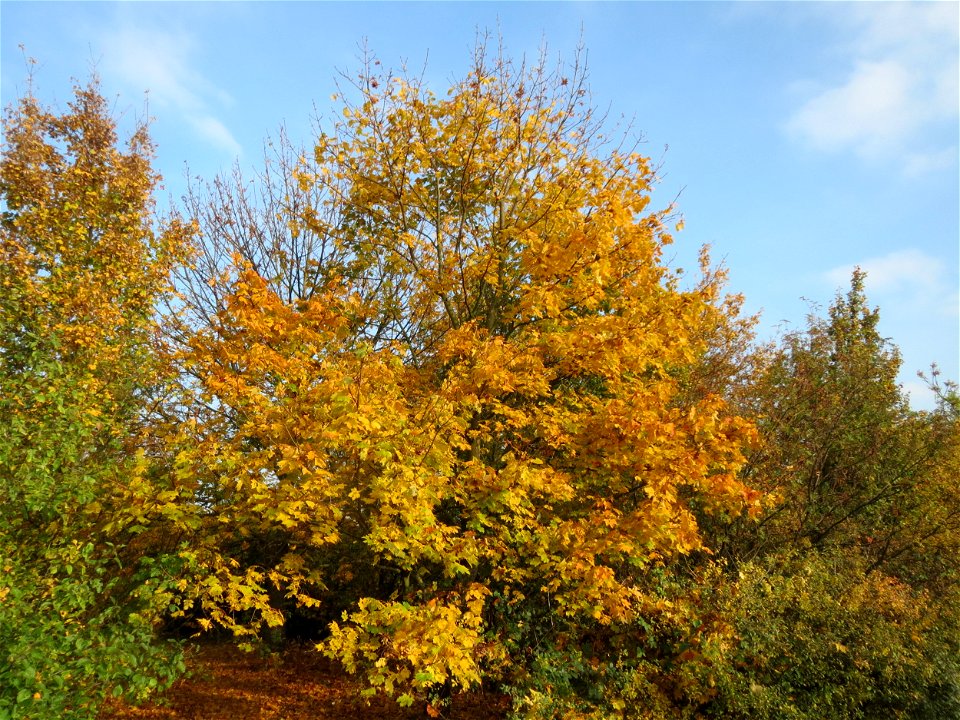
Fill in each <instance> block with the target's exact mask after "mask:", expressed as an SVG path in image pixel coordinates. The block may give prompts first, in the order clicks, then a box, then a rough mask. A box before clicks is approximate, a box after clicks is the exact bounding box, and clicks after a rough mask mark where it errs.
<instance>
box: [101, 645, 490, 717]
mask: <svg viewBox="0 0 960 720" xmlns="http://www.w3.org/2000/svg"><path fill="white" fill-rule="evenodd" d="M188 667H189V669H190V673H189V676H188V677H186V678H184V679H182V680H179V681H178V682H177V683H175V684H174V685H173V687H172V688H170V690H169V691H168V692H167V693H166V694H164V695H163V697H162V698H161V699H160V700H159V702H156V703H151V704H148V705H144V706H142V707H132V706H129V705H123V704H119V703H113V704H110V705H108V706H107V707H106V708H105V709H104V712H103V713H102V714H101V716H100V720H134V719H136V720H220V719H221V718H222V719H224V720H226V719H228V718H229V720H237V719H238V718H244V719H249V720H281V719H282V720H301V719H304V718H311V720H325V719H326V718H338V719H339V720H345V719H346V718H350V719H351V720H364V719H366V718H370V719H371V720H372V719H373V718H377V719H378V720H407V719H408V718H423V717H431V716H439V714H440V711H439V710H437V709H435V708H432V707H429V708H428V707H427V706H426V704H425V703H422V702H421V703H414V705H413V706H412V707H409V708H401V707H400V706H398V705H397V704H396V702H394V701H393V700H390V699H389V698H384V697H382V696H381V697H375V698H372V699H370V700H367V699H366V698H364V697H363V696H362V695H361V691H362V689H363V687H365V685H363V684H362V683H361V682H360V681H358V680H356V679H354V678H352V677H351V676H349V675H347V674H346V673H344V672H343V670H342V669H341V668H340V667H339V666H338V665H337V664H335V663H331V662H330V661H329V660H327V659H325V658H324V657H323V656H322V655H320V654H319V653H318V652H316V651H315V650H313V649H312V648H311V647H310V646H301V647H293V648H290V649H288V650H286V651H284V652H283V653H275V654H270V655H264V654H261V653H257V652H243V651H242V650H238V649H237V648H236V647H234V646H233V645H230V644H215V645H205V646H202V647H200V648H198V649H197V651H196V652H195V653H194V654H193V655H192V656H191V658H190V660H189V661H188ZM508 709H509V700H508V699H507V698H506V697H504V696H502V695H495V694H491V693H483V692H474V693H470V694H465V695H462V696H460V697H458V698H456V699H455V700H454V701H453V703H452V705H451V706H450V707H448V708H444V709H443V712H442V714H443V715H444V716H447V717H456V718H465V719H466V720H471V719H472V720H481V719H482V720H493V719H494V718H502V717H505V715H506V712H507V710H508Z"/></svg>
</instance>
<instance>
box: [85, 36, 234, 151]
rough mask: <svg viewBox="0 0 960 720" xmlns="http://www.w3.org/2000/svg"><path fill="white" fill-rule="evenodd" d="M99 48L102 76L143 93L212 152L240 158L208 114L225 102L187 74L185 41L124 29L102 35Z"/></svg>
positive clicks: (221, 127) (200, 79) (226, 98)
mask: <svg viewBox="0 0 960 720" xmlns="http://www.w3.org/2000/svg"><path fill="white" fill-rule="evenodd" d="M103 46H104V48H105V53H104V63H105V67H106V70H107V71H108V72H110V73H111V74H113V75H115V76H116V77H119V78H120V79H121V80H123V81H124V82H125V83H127V84H128V85H131V86H133V87H136V88H137V89H138V90H146V91H147V93H148V98H149V99H150V102H151V103H154V102H155V103H156V104H157V105H159V106H160V107H161V108H167V109H171V110H173V111H175V112H178V113H180V114H181V115H182V116H183V119H184V120H185V121H186V123H187V125H189V126H190V127H192V128H194V130H195V131H196V132H197V134H198V135H200V136H201V137H203V138H204V139H206V140H207V141H209V142H211V143H213V144H214V145H215V146H216V147H218V148H220V149H221V150H223V151H225V152H226V153H228V154H230V155H233V156H238V155H240V154H241V146H240V143H238V142H237V140H236V138H235V137H234V136H233V134H232V133H231V132H230V130H229V129H228V128H227V126H226V125H225V124H224V123H223V122H222V121H221V120H219V119H218V118H217V117H216V116H215V115H214V111H213V109H211V106H212V105H219V106H223V105H229V104H231V102H232V101H231V98H230V96H229V95H228V94H227V93H225V92H223V91H222V90H220V89H219V88H217V87H215V86H214V85H213V84H211V83H210V82H209V81H207V80H206V79H205V78H204V77H203V76H202V75H200V74H199V73H198V72H196V71H195V70H193V69H192V68H191V66H190V63H189V61H190V56H191V54H192V53H193V49H194V47H193V42H192V41H191V39H190V37H189V36H187V35H185V34H173V33H164V32H159V31H147V30H144V29H142V28H131V27H125V28H121V29H119V30H114V31H112V32H110V33H109V34H108V35H105V36H104V38H103Z"/></svg>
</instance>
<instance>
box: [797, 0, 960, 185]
mask: <svg viewBox="0 0 960 720" xmlns="http://www.w3.org/2000/svg"><path fill="white" fill-rule="evenodd" d="M835 8H836V6H829V7H827V8H826V9H827V10H828V11H829V13H828V14H827V15H826V16H828V17H830V18H832V19H833V20H834V21H835V22H840V23H841V24H842V25H843V27H844V29H845V30H846V31H847V34H848V41H847V42H846V43H845V44H844V46H842V47H840V48H836V49H837V50H839V51H840V55H841V56H842V57H844V58H846V60H845V62H846V63H847V67H846V69H845V70H844V71H843V73H842V74H841V78H842V79H840V80H839V81H838V82H835V83H833V84H824V83H817V82H815V81H812V82H809V79H807V81H808V82H805V83H804V84H805V85H808V86H810V87H813V88H815V89H814V90H813V91H812V92H810V93H809V94H808V96H807V97H806V99H805V100H804V102H803V103H802V104H801V105H800V106H799V107H798V108H797V109H796V110H795V112H794V113H793V114H792V115H791V117H790V118H789V120H788V121H787V123H786V129H787V131H788V133H789V134H790V135H791V136H793V137H795V138H796V139H798V140H800V141H801V142H804V143H805V144H807V145H809V146H810V147H813V148H815V149H817V150H821V151H827V152H843V151H853V152H854V153H856V154H857V155H858V156H860V157H861V158H862V159H865V160H868V161H886V160H895V161H896V162H897V163H898V164H899V165H900V166H901V168H902V169H903V171H904V172H905V173H907V174H909V175H918V174H922V173H926V172H930V171H932V170H939V169H944V168H946V167H950V166H951V165H954V164H955V163H956V158H957V147H956V145H955V144H949V145H948V144H941V145H939V146H936V145H933V146H932V145H931V141H930V139H929V138H930V137H931V136H933V135H934V133H932V132H931V131H932V130H935V129H936V128H938V127H941V126H944V125H946V124H953V123H955V122H956V120H957V116H958V106H960V92H958V61H957V58H958V46H960V43H958V36H957V23H958V6H957V5H956V4H955V3H876V4H874V3H856V4H854V5H850V6H841V8H844V9H841V10H836V9H835ZM954 136H955V133H954Z"/></svg>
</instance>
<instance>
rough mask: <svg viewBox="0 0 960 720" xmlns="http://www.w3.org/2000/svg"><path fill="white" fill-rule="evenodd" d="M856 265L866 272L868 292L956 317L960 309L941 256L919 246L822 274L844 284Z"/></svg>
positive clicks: (903, 305)
mask: <svg viewBox="0 0 960 720" xmlns="http://www.w3.org/2000/svg"><path fill="white" fill-rule="evenodd" d="M855 267H859V268H860V269H861V270H863V271H864V272H865V273H866V274H867V277H866V280H865V281H864V282H865V286H866V290H867V293H868V294H869V295H871V297H873V296H879V298H880V299H883V300H884V301H885V302H883V303H881V305H888V304H891V303H892V304H896V305H898V306H899V307H901V308H903V309H906V308H907V306H909V307H910V308H913V309H914V310H916V311H921V310H922V311H927V312H932V313H933V314H934V315H936V316H939V317H944V316H946V317H955V316H956V315H957V314H958V313H960V309H958V306H957V293H956V290H952V289H951V287H950V285H949V282H948V279H947V277H946V275H947V272H946V267H945V264H944V262H943V260H941V259H939V258H936V257H933V256H931V255H927V254H926V253H924V252H923V251H921V250H917V249H913V248H910V249H907V250H897V251H895V252H892V253H889V254H887V255H883V256H880V257H873V258H867V259H866V260H863V261H862V262H859V263H856V264H853V265H842V266H839V267H835V268H832V269H831V270H828V271H827V272H825V273H824V274H823V278H824V280H825V281H826V282H829V283H830V284H831V285H832V286H833V287H834V288H843V287H846V286H847V285H848V284H849V282H850V276H851V274H852V273H853V270H854V268H855Z"/></svg>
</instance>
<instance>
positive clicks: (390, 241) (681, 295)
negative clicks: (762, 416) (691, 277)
mask: <svg viewBox="0 0 960 720" xmlns="http://www.w3.org/2000/svg"><path fill="white" fill-rule="evenodd" d="M484 52H485V51H483V50H482V49H481V50H479V51H478V55H477V58H476V63H475V66H474V69H473V71H472V72H471V73H470V74H468V76H467V77H466V78H465V79H464V80H462V81H461V82H458V83H455V84H454V85H453V87H452V88H451V89H450V91H449V92H448V93H447V94H446V95H445V96H444V97H442V98H441V97H437V96H435V95H433V94H432V93H431V92H430V91H429V90H427V89H426V88H425V87H423V86H422V84H420V82H419V81H417V80H416V79H412V78H409V77H399V78H398V77H394V76H391V75H389V74H387V75H382V76H381V75H380V74H378V73H377V71H376V70H375V68H376V65H373V66H371V67H369V68H368V69H367V71H366V72H365V73H364V74H363V75H362V76H361V77H360V79H359V80H358V81H357V83H356V87H355V90H356V91H357V96H358V97H359V100H358V101H357V102H356V103H355V104H349V105H348V106H347V107H346V108H345V110H344V112H343V113H342V119H341V120H340V121H339V122H338V123H337V124H336V125H335V127H333V128H331V129H328V131H327V134H324V135H322V136H320V137H319V138H318V140H317V142H316V144H315V148H314V152H313V153H312V156H310V155H305V156H304V157H301V159H300V160H299V164H298V166H297V167H296V169H295V170H293V172H294V173H295V177H296V193H300V194H302V196H303V197H310V198H313V202H312V203H307V204H304V205H301V206H297V207H293V206H292V205H290V204H286V203H280V204H278V205H276V206H275V207H274V211H275V212H276V214H277V216H278V217H280V218H282V219H283V221H284V223H285V226H286V227H287V228H289V230H290V233H291V236H290V243H292V245H290V247H295V246H296V243H297V242H298V240H297V239H298V238H299V237H301V235H300V233H301V232H307V233H312V234H313V235H314V236H316V237H321V236H322V237H323V238H324V243H325V245H324V247H325V248H330V253H329V254H326V255H325V256H324V258H323V259H322V260H321V259H320V258H315V260H316V261H317V262H316V264H315V265H314V266H311V267H313V268H314V269H315V272H314V277H315V278H316V281H315V284H313V285H312V286H311V287H310V288H309V289H307V288H304V291H303V292H301V293H300V294H299V296H295V295H291V294H290V292H289V290H290V287H291V286H290V285H289V283H288V282H287V279H288V278H289V277H291V276H290V275H289V274H286V273H281V274H279V275H272V274H270V273H267V272H264V271H261V268H262V267H267V266H270V264H271V263H274V264H275V262H276V259H277V258H278V257H279V255H277V253H279V252H280V250H279V249H278V250H277V251H276V252H268V253H266V256H267V257H270V258H272V260H270V261H269V262H267V261H261V260H260V259H258V258H261V257H264V255H263V254H260V251H261V250H265V248H261V249H260V250H258V251H257V253H250V252H249V250H250V248H249V246H248V244H245V243H236V246H235V251H236V254H235V255H234V257H233V259H232V261H231V262H230V263H227V264H225V265H224V266H223V267H222V268H221V270H219V271H218V272H217V273H216V274H213V275H211V277H210V278H209V285H210V286H212V287H214V288H215V292H216V293H217V296H218V298H220V299H219V300H218V305H217V307H216V311H215V312H214V313H212V314H211V315H210V316H209V318H208V320H207V321H206V322H204V323H201V324H200V325H199V326H198V327H197V328H196V330H195V332H194V333H193V334H192V336H191V337H189V338H185V339H184V340H183V342H182V348H183V350H182V352H181V354H180V356H179V360H178V362H180V363H181V365H182V367H183V368H184V369H185V371H186V372H187V373H188V374H189V376H190V377H191V378H192V380H191V382H190V383H187V384H185V388H184V390H185V397H184V403H185V405H186V406H187V407H189V408H190V414H191V416H192V418H191V421H190V423H188V424H186V425H182V426H181V427H180V428H179V430H178V432H179V434H180V436H181V449H180V450H179V453H178V464H179V466H180V470H179V472H180V473H181V474H182V475H183V476H184V477H191V478H193V479H194V481H195V482H196V484H197V496H198V497H199V498H202V501H203V502H204V503H206V505H207V507H208V509H209V513H210V516H209V518H208V519H206V520H205V521H204V522H205V523H206V524H207V525H208V526H209V528H210V529H209V531H208V532H209V537H211V538H215V537H218V536H219V538H220V540H219V542H214V543H211V544H210V545H209V550H210V552H211V553H213V555H212V556H211V557H214V556H215V557H216V558H218V559H217V560H216V561H215V562H216V563H223V564H225V566H234V565H236V566H237V567H238V568H242V567H244V563H249V562H251V561H253V562H255V563H256V564H257V566H258V567H264V568H265V569H266V575H265V578H266V583H268V584H269V585H268V584H265V583H264V582H262V581H261V579H260V578H259V577H257V578H252V579H251V585H250V586H251V591H252V595H251V596H250V598H248V599H244V598H243V597H240V601H239V604H233V605H232V606H231V608H232V610H242V611H244V612H246V611H248V610H253V609H255V608H259V607H262V606H265V603H268V601H269V597H270V594H271V592H274V591H276V590H278V591H280V592H282V593H283V594H284V595H285V597H286V598H288V599H293V600H295V601H296V602H298V603H320V607H323V606H324V603H330V602H331V601H332V602H335V603H339V604H341V606H342V607H343V606H345V607H346V615H345V619H344V621H343V622H340V621H338V622H337V623H336V624H335V625H333V626H331V627H332V630H333V635H332V636H331V638H330V640H329V641H327V642H326V643H325V644H324V645H323V647H324V650H325V652H327V653H328V654H330V655H331V656H334V657H338V658H340V659H341V660H342V661H343V662H344V663H345V664H346V665H347V666H348V667H349V668H351V669H355V668H357V669H358V668H360V667H363V668H364V669H365V670H366V671H367V672H368V677H369V678H370V681H371V682H372V683H373V688H374V690H376V691H385V692H388V693H391V694H402V693H406V692H425V691H427V690H429V689H430V688H434V689H436V688H437V687H443V686H444V685H447V686H452V687H466V686H469V685H471V684H475V683H477V682H479V680H480V679H481V678H483V677H484V676H485V675H486V674H488V673H491V674H497V673H501V672H503V668H507V670H506V672H507V674H508V675H509V673H511V672H514V671H515V670H516V668H513V667H512V666H511V663H512V662H519V660H516V659H515V660H508V659H504V657H508V656H504V657H501V651H500V650H497V651H496V652H495V653H493V655H490V656H488V657H487V656H484V655H483V654H481V656H480V657H479V658H474V657H473V655H472V654H471V652H472V648H474V647H475V646H477V645H478V644H480V643H482V642H483V643H492V645H490V647H496V648H505V647H508V646H514V647H519V646H522V645H523V644H524V643H526V642H529V641H530V638H532V637H533V636H534V635H540V634H543V633H545V634H550V633H556V632H559V631H560V628H568V627H571V626H572V625H577V624H580V625H582V627H583V628H587V627H591V626H592V625H598V626H609V625H611V624H614V623H625V622H629V621H631V620H633V619H635V618H637V617H639V616H641V615H642V614H643V612H644V608H645V607H648V606H651V605H655V604H656V603H655V601H654V600H652V599H650V598H649V597H648V596H647V589H646V588H645V587H644V584H643V583H642V582H641V578H642V575H643V573H644V572H645V570H646V569H648V568H650V567H652V566H656V565H660V564H662V563H664V562H672V561H674V559H676V558H678V557H681V556H683V555H688V554H690V553H693V552H695V551H699V550H701V549H702V548H703V538H702V537H701V534H700V532H699V528H698V523H697V520H696V516H695V512H694V508H693V506H692V505H691V503H692V502H696V503H697V508H698V509H699V511H707V512H712V513H726V514H729V515H736V514H737V513H740V512H742V511H743V510H744V509H748V508H754V507H756V495H755V493H753V492H752V491H750V490H748V489H747V488H746V487H745V486H744V485H742V484H741V483H740V482H739V480H738V479H737V471H738V468H739V467H740V465H741V464H742V462H743V455H742V448H743V447H745V446H746V445H749V444H750V443H751V442H752V441H753V430H752V426H751V425H750V424H749V423H748V422H746V421H744V420H741V419H739V418H737V417H735V416H733V415H732V414H731V413H730V412H729V411H728V409H727V408H726V406H725V404H724V402H723V401H722V400H721V399H720V398H719V397H718V396H717V395H715V394H711V393H709V392H702V393H700V394H699V395H697V396H696V397H694V395H693V393H690V392H688V391H687V386H688V384H689V383H688V377H689V376H690V374H691V373H692V372H693V369H694V368H696V367H699V364H700V363H701V362H702V359H703V358H704V357H705V356H706V354H707V353H708V352H709V348H710V342H711V341H712V337H713V335H714V334H715V333H716V332H717V328H719V327H727V326H729V327H730V328H731V331H730V332H731V334H732V333H734V330H733V328H734V324H733V323H734V314H735V310H736V307H735V304H732V303H731V304H725V302H724V301H722V300H720V299H719V294H720V282H721V281H722V278H721V277H720V276H718V275H712V274H710V273H709V272H707V273H705V275H704V279H703V281H702V282H701V283H700V284H699V285H698V286H696V287H693V288H691V289H681V288H680V287H678V285H677V283H676V281H675V279H674V278H673V276H671V275H670V274H669V273H668V272H667V270H666V269H665V267H664V266H663V264H662V250H663V247H664V246H665V245H666V244H668V243H670V242H671V241H672V239H671V237H670V236H669V234H668V233H667V232H666V225H667V220H668V217H669V215H670V212H671V211H670V210H669V209H667V210H665V211H661V212H654V213H652V214H647V215H644V213H645V212H648V211H647V206H648V203H649V191H650V189H651V186H652V184H653V182H654V174H653V170H652V168H651V167H650V165H649V163H648V161H647V160H646V159H645V158H643V157H642V156H640V155H638V154H636V153H633V152H632V151H630V150H629V149H620V148H616V147H610V146H607V145H606V143H605V141H603V140H602V139H601V133H600V127H601V124H602V121H601V119H600V118H597V117H594V115H593V112H592V110H591V109H590V108H589V107H587V106H586V104H585V102H584V99H583V98H584V94H585V92H584V86H583V75H582V69H581V68H573V77H574V81H573V82H572V83H569V82H566V83H565V82H560V80H561V77H560V76H559V75H557V74H554V73H553V72H551V71H549V70H548V69H547V68H546V67H545V66H542V65H541V66H533V67H531V68H526V69H524V68H520V69H518V68H515V67H513V66H512V65H511V64H510V63H509V61H507V60H505V59H503V58H488V57H486V56H485V55H484ZM217 203H218V205H219V204H220V200H219V199H218V200H217ZM211 232H212V233H213V234H214V236H215V237H216V238H217V242H223V241H226V240H227V239H228V235H229V234H228V233H227V234H225V233H221V231H220V229H219V226H218V225H217V224H216V223H214V224H213V225H212V226H211ZM222 250H223V247H222V246H218V247H217V248H211V252H213V251H218V252H222ZM325 252H326V251H325ZM254 255H256V257H254ZM284 257H287V255H284ZM297 262H299V263H300V265H299V267H300V268H301V269H305V268H307V266H308V265H309V262H308V261H307V260H306V256H304V257H301V259H300V260H298V261H297ZM704 267H705V269H706V263H705V265H704ZM294 274H296V275H297V277H300V272H299V271H298V272H297V273H294ZM187 300H188V302H190V299H189V298H188V299H187ZM199 305H200V303H199V301H198V303H197V306H198V307H199ZM687 397H689V399H684V398H687ZM264 546H269V547H270V551H269V553H268V554H266V555H265V554H263V553H262V552H261V553H260V554H259V555H252V553H253V552H254V551H253V548H256V547H264ZM364 573H365V574H366V575H367V577H366V579H365V580H361V579H359V578H358V574H364ZM308 578H309V580H308ZM231 582H232V583H235V584H236V583H239V584H240V585H242V584H243V583H244V582H245V581H244V579H243V577H242V574H241V573H240V570H238V571H237V573H236V574H235V576H234V578H233V579H232V580H231ZM271 587H272V588H273V589H271ZM206 596H207V599H206V600H205V601H203V602H207V603H212V605H211V607H212V606H214V605H216V604H217V603H218V602H224V601H225V599H226V595H222V596H221V595H217V596H215V594H212V593H211V592H207V593H206ZM254 598H258V599H256V600H254ZM492 598H497V600H496V601H495V602H494V600H493V599H492ZM227 602H228V605H229V604H230V602H232V601H227ZM463 602H467V603H468V604H475V605H476V606H477V607H476V608H475V609H472V610H470V613H469V621H467V617H468V615H466V614H463V613H464V611H463V610H462V608H461V604H462V603H463ZM257 612H259V611H257ZM524 613H531V614H532V615H534V616H537V617H538V618H540V619H538V620H537V621H536V622H531V623H523V622H518V621H517V620H516V618H517V617H520V616H522V615H523V614H524ZM243 617H247V616H243ZM255 617H259V616H258V615H255ZM214 619H216V620H218V621H220V622H221V623H223V622H224V620H226V622H225V624H227V625H228V626H233V627H234V628H235V629H237V630H240V629H241V628H240V627H239V626H238V625H237V621H234V620H233V615H231V614H230V612H229V611H228V612H225V613H222V614H220V615H218V616H217V617H215V618H214ZM253 624H256V621H254V623H253ZM430 648H434V649H430ZM495 668H500V669H495Z"/></svg>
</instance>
